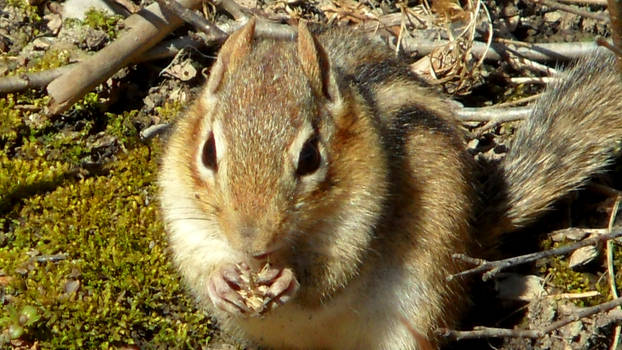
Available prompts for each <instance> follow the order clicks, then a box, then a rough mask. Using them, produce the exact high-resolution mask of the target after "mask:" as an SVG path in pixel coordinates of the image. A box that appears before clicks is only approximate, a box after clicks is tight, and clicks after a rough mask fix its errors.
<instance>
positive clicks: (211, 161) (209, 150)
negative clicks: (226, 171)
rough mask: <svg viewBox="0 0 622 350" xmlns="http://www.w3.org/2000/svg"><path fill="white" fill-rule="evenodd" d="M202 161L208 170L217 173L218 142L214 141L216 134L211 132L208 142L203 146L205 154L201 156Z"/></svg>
mask: <svg viewBox="0 0 622 350" xmlns="http://www.w3.org/2000/svg"><path fill="white" fill-rule="evenodd" d="M201 161H202V162H203V165H205V167H206V168H210V169H212V170H213V171H216V169H217V164H216V140H215V139H214V133H213V132H210V134H209V137H208V138H207V141H205V144H203V154H202V155H201Z"/></svg>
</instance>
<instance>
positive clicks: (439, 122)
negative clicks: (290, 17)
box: [159, 20, 622, 349]
mask: <svg viewBox="0 0 622 350" xmlns="http://www.w3.org/2000/svg"><path fill="white" fill-rule="evenodd" d="M254 28H255V22H254V20H250V21H249V23H248V24H246V25H245V26H244V27H243V28H241V29H240V30H238V31H237V32H235V33H233V34H232V35H231V36H230V37H229V39H228V40H227V41H226V42H225V43H224V44H223V46H222V48H221V50H220V53H219V55H218V58H217V60H216V63H215V64H214V66H213V67H212V69H211V72H210V76H209V78H208V81H207V83H206V85H205V87H204V89H203V91H202V93H201V95H200V96H199V97H198V99H197V101H196V103H194V105H193V106H191V107H190V108H189V110H188V111H187V113H186V115H185V116H184V117H183V118H182V119H181V120H179V122H178V123H177V125H176V128H175V130H174V131H173V133H172V135H171V136H170V140H169V142H168V146H167V149H166V153H165V155H164V158H163V162H162V167H161V173H160V179H159V182H160V187H161V193H160V199H161V206H162V212H163V216H164V219H165V223H166V228H167V230H168V233H169V238H170V246H171V248H172V252H173V255H174V261H175V263H176V265H177V267H178V268H179V271H180V272H181V275H182V276H183V277H184V279H185V281H186V283H187V285H188V286H189V287H190V289H191V290H192V292H193V293H194V294H195V295H196V297H197V298H198V300H199V302H200V303H201V304H202V305H204V306H205V307H206V308H207V309H208V310H209V311H210V312H211V314H212V315H213V316H214V317H215V318H216V319H217V320H218V322H219V326H220V328H221V329H223V330H225V331H227V332H230V333H231V334H234V335H235V336H237V338H238V339H239V340H240V341H242V342H243V343H245V344H249V345H256V346H261V347H264V348H274V349H283V348H300V349H314V348H322V349H432V348H437V347H438V346H440V345H441V343H442V342H441V341H440V339H439V337H438V336H437V335H436V334H435V332H434V329H436V328H437V327H452V326H454V325H456V323H457V321H458V320H459V318H460V314H461V313H462V312H463V311H464V310H465V308H467V307H468V305H469V297H468V291H467V287H466V284H467V283H466V281H465V280H464V279H459V278H456V279H453V280H451V281H449V282H448V281H447V280H446V277H447V276H449V275H452V274H455V273H457V272H460V271H462V270H464V269H465V268H466V266H464V263H462V262H459V261H456V260H454V259H452V254H454V253H464V254H467V255H472V254H476V253H477V251H478V249H481V247H485V246H486V245H487V244H491V241H492V240H495V239H498V236H499V235H500V234H502V233H506V232H511V231H515V230H517V229H519V228H521V227H524V226H526V225H528V224H530V223H531V222H533V221H534V220H535V219H536V218H538V217H539V216H540V215H541V214H542V213H544V212H545V211H546V210H547V209H548V208H549V207H550V206H551V205H552V204H553V203H554V202H555V201H556V200H557V199H559V198H561V197H563V196H564V195H566V194H567V193H568V192H569V191H572V190H574V189H576V188H578V187H580V186H581V185H583V184H584V183H585V182H586V180H587V179H588V178H589V177H590V175H592V174H594V173H597V172H599V171H601V170H602V169H603V167H604V166H606V165H607V163H608V160H609V159H610V158H611V151H612V150H613V149H614V147H615V144H616V141H618V140H619V139H621V138H622V115H621V113H622V112H621V111H622V80H621V79H620V77H619V74H617V73H616V71H615V69H614V58H613V57H612V55H607V54H604V53H595V56H594V57H593V58H590V59H585V60H583V61H581V63H580V64H578V65H577V66H576V68H574V69H573V70H571V71H570V72H569V73H567V75H566V77H565V79H563V80H562V81H561V82H558V83H555V84H553V85H552V86H551V87H549V88H548V89H547V91H546V92H545V93H544V95H543V96H542V98H541V99H540V102H538V104H537V105H536V107H535V109H534V111H533V113H532V115H531V117H530V118H529V119H528V120H527V121H526V122H525V123H524V125H523V126H522V127H521V128H520V130H519V131H518V132H517V134H516V138H515V140H514V142H513V145H512V146H511V148H510V150H509V152H508V153H507V156H506V157H505V159H504V160H503V161H502V162H501V163H500V164H499V165H498V168H496V169H493V170H491V169H487V170H486V171H487V173H488V178H489V179H488V180H487V181H486V183H481V181H480V180H479V179H481V177H480V176H479V175H480V174H481V169H479V168H478V165H477V164H476V162H475V161H474V159H473V157H472V155H470V154H469V153H468V152H467V150H466V147H465V135H464V132H463V131H462V129H461V128H460V126H459V122H458V121H457V120H456V117H455V116H454V112H453V109H454V108H455V107H454V105H452V104H450V103H449V101H448V99H447V98H445V97H443V96H441V95H440V94H438V93H436V92H434V91H433V90H431V89H429V88H428V87H426V86H425V84H422V83H421V81H420V80H419V79H418V78H417V77H416V76H414V74H413V73H411V72H410V71H409V69H408V67H407V66H406V65H405V64H403V63H402V62H401V61H400V60H398V59H397V58H396V57H395V55H394V54H393V53H392V52H391V50H389V49H388V48H387V47H385V45H383V44H381V43H379V42H376V41H374V40H371V39H369V38H367V37H366V36H364V35H361V34H356V33H355V32H354V31H352V30H348V29H340V28H334V29H326V30H318V31H317V32H314V31H311V30H310V29H309V28H308V27H307V25H306V24H305V22H302V21H301V22H300V24H299V27H298V34H297V38H296V39H295V40H284V39H280V40H276V39H268V38H263V39H260V38H255V37H254Z"/></svg>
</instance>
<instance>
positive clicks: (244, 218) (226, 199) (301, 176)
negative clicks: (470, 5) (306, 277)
mask: <svg viewBox="0 0 622 350" xmlns="http://www.w3.org/2000/svg"><path fill="white" fill-rule="evenodd" d="M254 28H255V21H254V20H250V21H249V23H248V24H247V25H245V26H244V27H243V28H241V29H240V30H238V31H237V32H235V33H234V34H232V35H231V37H230V38H229V39H228V40H227V41H226V42H225V44H224V45H223V47H222V49H221V51H220V53H219V55H218V59H217V61H216V63H215V64H214V66H213V68H212V70H211V72H210V77H209V79H208V82H207V84H206V87H205V89H204V91H203V93H202V95H201V96H200V101H199V102H198V107H197V109H196V111H197V114H198V115H199V116H200V118H197V119H196V121H195V122H194V123H195V125H194V126H193V127H192V130H193V135H192V137H191V138H190V139H188V144H189V145H192V147H191V148H190V149H189V150H188V152H192V155H191V158H190V159H191V161H190V163H191V164H190V167H191V174H192V179H193V180H192V182H193V192H194V195H195V197H196V199H197V200H198V203H199V204H200V206H201V207H202V210H203V212H204V215H205V216H206V217H209V219H210V220H211V221H213V222H215V223H216V224H217V225H218V227H219V230H220V231H221V232H222V233H223V234H224V236H225V237H226V239H227V240H228V242H229V244H230V245H231V247H232V248H233V249H235V250H236V251H238V252H239V253H240V254H241V255H242V256H245V257H247V258H248V259H250V260H253V258H255V259H259V260H260V259H264V258H268V259H274V260H276V261H279V259H281V260H283V262H284V263H286V264H295V263H294V262H292V259H294V258H293V257H292V256H293V254H292V251H294V250H296V251H301V250H314V249H315V250H317V251H315V252H314V253H315V254H316V255H318V256H322V255H326V254H330V255H335V254H337V253H338V252H335V251H332V250H331V249H333V248H331V247H330V246H331V245H332V244H334V243H335V238H331V237H330V236H331V235H335V234H337V233H338V231H339V227H340V226H342V225H341V224H342V223H345V225H346V226H349V227H348V228H347V230H355V229H357V227H356V225H367V226H370V223H371V222H373V220H375V218H374V217H373V216H374V215H376V214H374V215H372V214H371V213H377V212H379V211H380V210H379V208H378V207H379V205H380V204H376V202H374V204H369V203H367V202H366V201H365V200H364V198H367V197H374V196H376V195H377V194H379V193H380V192H382V191H383V190H384V187H383V181H381V180H383V177H384V172H383V170H381V169H384V168H386V167H384V166H378V164H377V163H379V162H382V161H383V160H382V157H383V156H382V154H381V153H382V152H381V151H380V149H379V147H370V146H369V145H379V143H380V141H379V140H377V139H374V140H372V141H373V142H369V140H366V142H358V141H357V140H358V139H365V138H372V139H373V138H378V137H377V135H375V134H374V132H373V131H372V130H371V129H372V126H371V125H369V123H370V120H369V119H370V118H363V117H362V115H363V114H366V113H369V111H368V110H367V109H366V107H364V106H365V104H364V103H360V104H359V103H356V102H354V100H353V99H357V98H359V97H356V96H353V93H352V91H350V90H349V88H348V87H347V86H346V84H345V82H343V81H338V80H337V77H336V74H335V70H334V69H333V67H331V65H330V62H329V59H328V57H327V55H326V53H325V52H324V49H323V48H322V47H321V46H320V44H319V43H318V42H317V40H316V38H314V36H313V35H312V34H311V32H310V31H309V29H308V28H307V26H306V24H305V23H304V22H301V24H300V26H299V28H298V38H297V43H296V45H292V42H289V41H285V40H280V41H277V40H269V39H266V40H255V39H254V38H253V36H254ZM380 197H381V196H380ZM351 236H352V235H351ZM339 239H340V240H344V241H347V240H350V239H351V238H348V237H342V238H339ZM366 239H367V238H366ZM354 240H356V239H354ZM350 245H352V246H354V243H350ZM310 247H313V248H310ZM356 252H357V249H354V248H353V249H351V250H350V251H349V252H344V253H345V254H356ZM274 260H273V261H274Z"/></svg>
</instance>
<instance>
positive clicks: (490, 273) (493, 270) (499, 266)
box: [447, 227, 622, 281]
mask: <svg viewBox="0 0 622 350" xmlns="http://www.w3.org/2000/svg"><path fill="white" fill-rule="evenodd" d="M619 236H622V227H621V228H618V229H617V230H616V231H614V232H612V233H610V234H605V235H598V236H595V237H592V238H588V239H585V240H583V241H581V242H577V243H572V244H568V245H566V246H563V247H559V248H554V249H549V250H544V251H540V252H535V253H531V254H525V255H520V256H515V257H512V258H508V259H503V260H495V261H486V260H483V259H475V260H473V259H474V258H472V257H468V256H466V255H464V254H454V255H453V258H454V259H460V260H463V261H466V262H470V263H473V264H475V265H477V266H476V267H474V268H471V269H468V270H465V271H462V272H459V273H457V274H454V275H451V276H447V280H448V281H451V280H452V279H454V278H456V277H462V276H466V275H470V274H474V273H481V272H485V271H486V272H485V273H484V274H483V275H482V280H484V281H487V280H489V279H490V278H492V277H494V276H495V275H496V274H497V273H499V272H500V271H501V270H503V269H506V268H508V267H510V266H515V265H519V264H524V263H528V262H531V261H534V260H538V259H542V258H546V257H549V256H555V255H565V254H568V253H570V252H573V251H575V250H577V249H579V248H581V247H585V246H588V245H593V244H596V243H599V242H602V241H606V240H610V239H613V238H616V237H619Z"/></svg>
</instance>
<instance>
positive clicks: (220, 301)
mask: <svg viewBox="0 0 622 350" xmlns="http://www.w3.org/2000/svg"><path fill="white" fill-rule="evenodd" d="M232 268H233V269H232ZM238 280H239V281H241V278H240V277H239V275H238V276H236V272H235V267H234V266H233V265H232V266H223V267H222V268H221V269H219V270H217V271H216V272H215V273H214V274H213V275H212V276H211V277H210V279H209V282H208V283H207V293H208V295H209V297H210V299H211V300H212V303H213V304H214V306H215V307H217V308H218V309H221V310H223V311H225V312H228V313H230V314H233V315H238V316H242V315H244V314H246V313H248V312H250V310H249V308H248V307H247V306H246V303H245V302H244V299H243V298H242V296H241V295H240V294H239V293H238V292H237V291H236V289H239V282H238V283H236V281H238Z"/></svg>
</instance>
